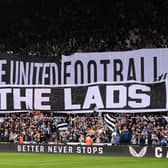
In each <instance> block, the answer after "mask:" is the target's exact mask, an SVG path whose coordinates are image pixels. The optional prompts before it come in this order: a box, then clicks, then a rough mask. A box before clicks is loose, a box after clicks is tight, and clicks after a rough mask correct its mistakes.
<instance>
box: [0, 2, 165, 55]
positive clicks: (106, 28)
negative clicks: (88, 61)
mask: <svg viewBox="0 0 168 168" xmlns="http://www.w3.org/2000/svg"><path fill="white" fill-rule="evenodd" d="M11 3H12V1H11ZM18 3H19V5H20V8H18V4H17V3H16V2H13V4H11V5H13V6H12V7H11V8H10V10H11V12H14V13H15V15H14V16H15V17H14V18H13V19H11V20H10V21H9V23H8V24H6V23H3V22H2V24H1V25H2V26H1V28H0V29H1V31H0V32H1V33H0V37H1V38H0V51H1V52H7V53H10V54H13V53H14V54H16V53H19V54H25V55H37V56H41V55H45V56H46V55H48V56H60V55H61V54H66V55H69V54H71V53H73V52H78V51H82V52H83V51H84V52H94V51H96V52H97V51H121V50H132V49H140V48H165V47H167V46H168V32H167V30H166V28H167V19H168V15H166V14H165V12H166V11H167V8H168V4H167V2H166V1H160V0H159V1H152V0H147V1H140V2H136V1H129V2H127V1H124V0H120V1H117V0H113V1H112V3H110V2H104V1H102V0H97V1H96V2H95V1H87V0H86V1H82V0H70V1H66V0H63V1H58V2H57V3H56V4H52V3H48V2H47V0H42V1H37V2H34V1H33V2H32V1H29V2H25V1H23V2H21V1H19V2H18ZM32 4H33V5H32ZM8 6H9V7H10V4H9V5H8ZM15 6H16V7H15ZM1 8H2V9H3V6H2V7H1ZM23 9H24V10H25V12H24V13H23V11H22V10H23ZM2 11H3V10H2ZM5 14H6V15H7V16H8V13H5ZM10 17H12V16H11V15H10Z"/></svg>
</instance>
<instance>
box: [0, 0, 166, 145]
mask: <svg viewBox="0 0 168 168" xmlns="http://www.w3.org/2000/svg"><path fill="white" fill-rule="evenodd" d="M3 2H4V4H5V5H6V6H7V7H6V8H4V7H3V5H2V4H3ZM3 2H0V3H1V5H0V14H1V15H0V19H1V27H0V53H8V54H21V55H27V56H29V55H35V56H44V55H45V56H58V57H60V56H61V55H62V54H65V55H69V54H71V53H74V52H99V51H123V50H133V49H140V48H167V47H168V31H167V23H168V22H167V20H168V15H167V14H165V13H166V11H167V9H168V3H167V2H166V1H161V0H157V1H156V0H144V1H143V0H142V1H139V2H137V1H133V0H132V1H129V3H128V2H127V1H125V0H119V1H118V0H113V1H112V4H109V2H105V1H102V0H96V1H88V0H85V1H82V0H69V1H66V0H62V1H57V3H56V5H53V4H52V3H51V2H50V3H47V0H41V1H38V0H37V1H33V2H32V1H31V0H29V1H19V0H18V1H17V2H16V1H15V2H14V1H12V0H11V1H8V2H9V4H8V2H5V1H3ZM32 3H33V5H32ZM18 6H20V8H18ZM7 8H10V9H9V10H10V12H6V11H5V16H6V17H5V19H3V17H4V14H3V11H4V10H7ZM23 11H25V12H23ZM12 12H13V13H14V14H15V15H13V16H12V15H11V13H12ZM9 16H10V18H11V19H8V17H9ZM8 21H9V23H7V22H8ZM61 124H62V125H61ZM59 126H64V127H59ZM88 136H90V137H91V138H92V140H93V142H94V143H111V144H115V145H119V144H123V143H126V144H149V145H168V121H167V119H166V118H164V117H163V116H161V114H157V115H156V114H149V115H148V116H146V115H143V114H139V115H138V114H137V115H135V116H132V115H124V116H123V115H121V116H117V117H116V124H115V128H114V131H110V130H109V129H108V127H107V126H106V123H105V120H104V115H103V114H102V115H100V114H99V115H98V114H93V115H91V116H86V115H83V116H78V115H72V114H69V115H66V116H61V115H57V114H55V113H50V112H49V113H41V112H34V113H24V114H17V113H13V114H6V115H5V116H3V117H1V118H0V142H14V143H26V142H31V143H44V144H47V143H55V144H58V143H70V142H76V143H85V140H86V139H87V137H88Z"/></svg>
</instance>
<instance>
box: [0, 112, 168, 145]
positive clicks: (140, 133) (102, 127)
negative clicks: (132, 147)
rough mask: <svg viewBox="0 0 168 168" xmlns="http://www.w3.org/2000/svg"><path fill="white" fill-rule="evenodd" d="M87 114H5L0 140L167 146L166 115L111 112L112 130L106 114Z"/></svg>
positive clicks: (167, 124)
mask: <svg viewBox="0 0 168 168" xmlns="http://www.w3.org/2000/svg"><path fill="white" fill-rule="evenodd" d="M87 115H88V116H86V115H81V116H80V115H77V114H76V115H74V114H67V115H60V114H59V115H58V114H55V113H42V112H39V111H37V112H31V113H21V114H17V113H13V114H10V115H9V114H6V116H3V117H2V118H1V122H0V128H1V129H0V142H14V143H21V144H22V143H33V144H48V143H53V144H60V143H61V144H67V143H78V144H85V143H86V139H87V137H88V136H90V137H91V138H92V140H93V143H97V144H100V143H103V144H107V143H110V144H112V145H120V144H136V145H165V146H166V145H168V119H167V117H166V115H165V116H164V115H158V114H148V115H144V114H137V115H135V116H133V115H132V114H126V115H122V114H121V115H117V116H116V114H113V116H114V117H115V119H116V123H115V126H114V131H111V130H110V129H109V128H108V127H107V123H106V122H105V120H104V117H105V114H101V113H91V114H87ZM20 136H21V137H22V140H21V141H20Z"/></svg>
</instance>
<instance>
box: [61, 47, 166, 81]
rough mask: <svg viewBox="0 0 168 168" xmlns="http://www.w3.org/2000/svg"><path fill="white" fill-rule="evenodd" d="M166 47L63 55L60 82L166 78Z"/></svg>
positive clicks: (155, 79)
mask: <svg viewBox="0 0 168 168" xmlns="http://www.w3.org/2000/svg"><path fill="white" fill-rule="evenodd" d="M167 63H168V49H167V48H159V49H140V50H134V51H123V52H94V53H90V52H88V53H74V54H72V55H71V56H62V65H61V66H62V67H61V69H62V75H61V76H62V81H61V83H62V84H87V83H93V82H102V81H107V82H126V81H131V80H133V81H141V82H154V81H158V80H162V79H166V78H167V73H168V66H167Z"/></svg>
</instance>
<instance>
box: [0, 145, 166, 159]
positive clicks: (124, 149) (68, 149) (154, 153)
mask: <svg viewBox="0 0 168 168" xmlns="http://www.w3.org/2000/svg"><path fill="white" fill-rule="evenodd" d="M0 152H23V153H53V154H87V155H107V156H130V157H156V158H168V147H166V146H137V145H119V146H113V145H92V146H86V145H79V144H78V145H77V144H75V145H73V144H69V145H64V144H60V145H54V144H48V145H43V144H23V145H19V144H0Z"/></svg>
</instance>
